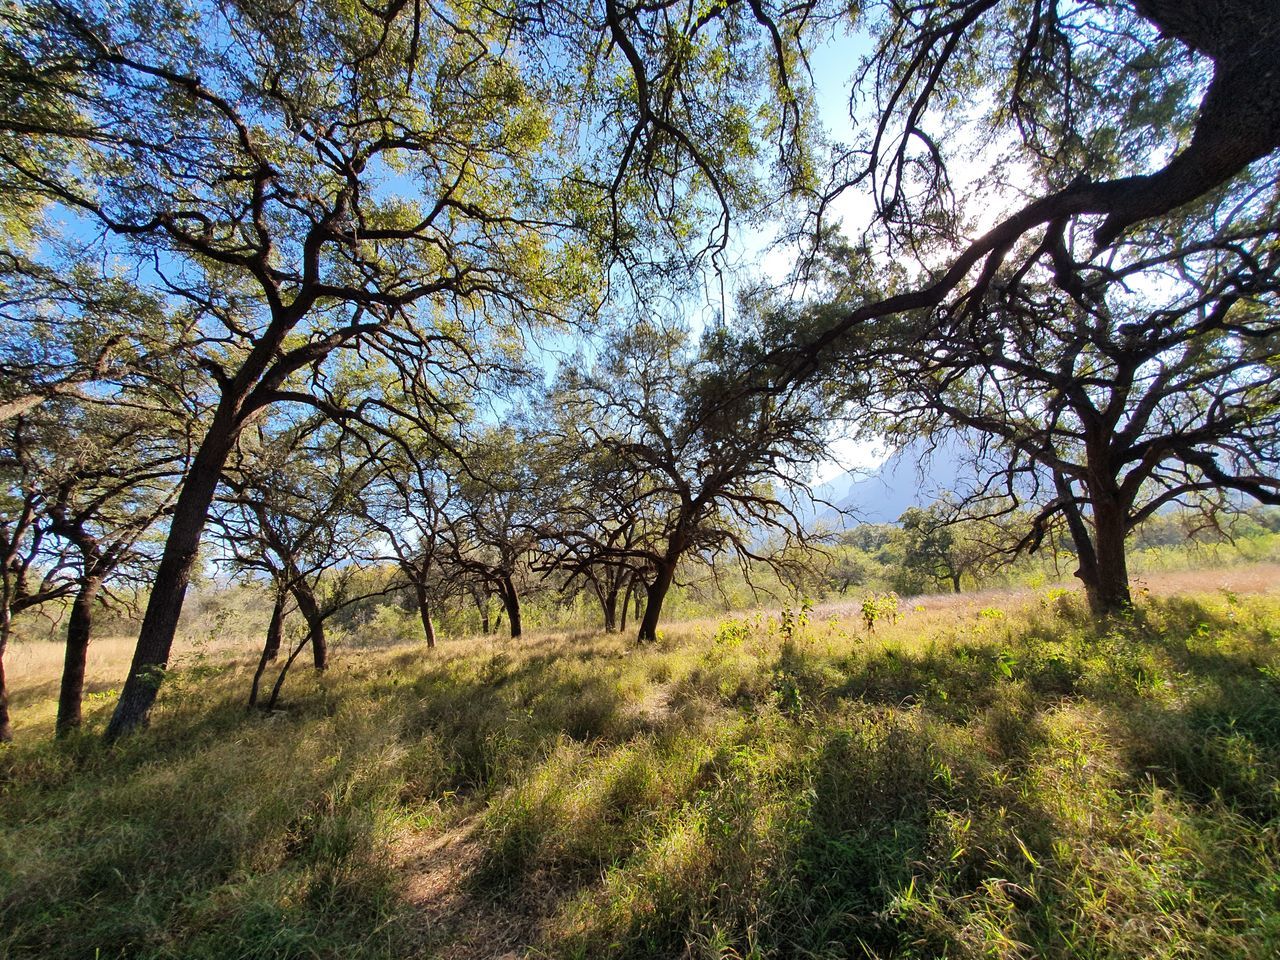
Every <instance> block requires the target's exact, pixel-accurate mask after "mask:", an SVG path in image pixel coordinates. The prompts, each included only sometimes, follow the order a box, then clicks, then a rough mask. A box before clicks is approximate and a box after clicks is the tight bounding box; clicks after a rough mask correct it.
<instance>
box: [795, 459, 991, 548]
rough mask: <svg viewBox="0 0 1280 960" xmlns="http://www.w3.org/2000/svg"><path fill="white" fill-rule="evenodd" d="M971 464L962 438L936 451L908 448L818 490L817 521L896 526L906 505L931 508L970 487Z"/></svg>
mask: <svg viewBox="0 0 1280 960" xmlns="http://www.w3.org/2000/svg"><path fill="white" fill-rule="evenodd" d="M972 460H973V455H972V453H971V452H970V451H969V450H968V449H967V448H966V447H965V445H964V444H963V442H962V441H960V440H949V441H946V442H944V443H939V444H937V445H936V446H935V447H934V448H933V449H932V450H930V449H929V446H928V444H927V443H926V442H924V441H917V442H915V443H911V444H908V445H906V446H904V447H900V448H899V449H898V450H897V451H895V452H894V453H893V454H892V455H891V456H890V457H889V458H888V459H887V460H885V461H884V462H883V463H882V464H880V466H879V467H876V468H875V469H873V470H870V471H868V470H864V469H857V470H850V471H847V472H846V473H843V474H840V475H839V476H837V477H835V478H833V479H831V480H828V481H827V482H826V483H823V484H820V485H818V486H816V487H815V488H814V490H813V494H814V501H815V502H814V503H813V505H812V507H813V509H812V515H813V519H814V521H815V522H818V523H822V524H825V525H829V526H837V527H853V526H857V525H858V524H860V523H893V522H894V521H896V520H897V519H898V517H900V516H902V514H903V512H905V511H906V510H907V508H908V507H927V506H928V505H929V504H931V503H933V502H934V501H935V500H937V499H938V498H939V497H941V496H942V495H943V494H945V493H947V492H948V491H951V490H956V489H958V488H969V487H971V486H972V485H973V483H974V480H975V478H974V473H973V465H972ZM827 504H831V506H827Z"/></svg>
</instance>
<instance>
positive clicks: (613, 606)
mask: <svg viewBox="0 0 1280 960" xmlns="http://www.w3.org/2000/svg"><path fill="white" fill-rule="evenodd" d="M596 597H597V598H598V599H599V600H600V609H601V611H602V612H603V613H604V629H605V633H613V632H614V631H615V630H617V629H618V587H617V585H616V584H615V585H614V586H612V587H610V588H608V589H603V588H601V587H599V586H597V587H596ZM625 615H626V612H625V610H624V612H623V616H625Z"/></svg>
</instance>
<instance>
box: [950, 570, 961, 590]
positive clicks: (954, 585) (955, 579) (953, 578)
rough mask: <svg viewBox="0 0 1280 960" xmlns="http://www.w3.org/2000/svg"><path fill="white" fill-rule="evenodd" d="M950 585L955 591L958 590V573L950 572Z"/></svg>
mask: <svg viewBox="0 0 1280 960" xmlns="http://www.w3.org/2000/svg"><path fill="white" fill-rule="evenodd" d="M951 587H952V589H953V590H954V591H955V592H956V593H959V592H960V574H958V573H953V574H951Z"/></svg>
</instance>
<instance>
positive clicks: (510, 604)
mask: <svg viewBox="0 0 1280 960" xmlns="http://www.w3.org/2000/svg"><path fill="white" fill-rule="evenodd" d="M498 595H499V596H500V597H501V599H502V606H503V608H504V609H505V610H506V611H507V621H508V622H509V623H510V624H511V638H512V639H513V640H514V639H515V638H516V637H518V636H520V633H521V628H520V594H518V593H517V592H516V585H515V583H514V582H512V580H511V577H510V576H505V575H504V576H503V578H502V583H501V586H500V588H499V590H498Z"/></svg>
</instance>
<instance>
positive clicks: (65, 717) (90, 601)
mask: <svg viewBox="0 0 1280 960" xmlns="http://www.w3.org/2000/svg"><path fill="white" fill-rule="evenodd" d="M101 587H102V578H101V577H95V576H88V577H85V578H84V579H83V580H81V581H80V589H79V590H78V591H77V593H76V598H75V600H74V601H73V602H72V604H71V616H70V619H69V620H68V621H67V648H66V652H65V654H64V656H63V661H62V686H61V688H60V690H59V691H58V719H57V721H56V723H55V725H54V732H55V736H57V737H65V736H67V735H68V734H69V733H71V732H72V731H73V730H76V729H78V728H79V727H80V724H81V722H82V719H83V718H82V704H83V702H84V672H85V665H86V663H87V662H88V659H89V638H90V635H91V633H92V631H93V605H94V604H95V603H97V601H98V590H99V589H101Z"/></svg>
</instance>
